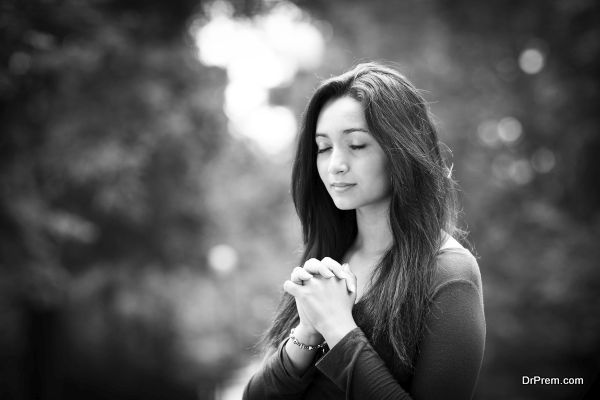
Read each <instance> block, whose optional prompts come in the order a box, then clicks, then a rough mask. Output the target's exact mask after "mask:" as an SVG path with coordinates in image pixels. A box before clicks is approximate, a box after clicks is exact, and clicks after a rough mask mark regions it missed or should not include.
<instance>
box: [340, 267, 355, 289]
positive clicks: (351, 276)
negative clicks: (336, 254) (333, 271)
mask: <svg viewBox="0 0 600 400" xmlns="http://www.w3.org/2000/svg"><path fill="white" fill-rule="evenodd" d="M342 269H343V271H344V272H345V273H346V275H347V276H348V278H347V279H346V286H347V287H348V291H349V292H350V293H356V285H357V279H356V275H354V272H352V270H351V269H350V264H348V263H344V265H342Z"/></svg>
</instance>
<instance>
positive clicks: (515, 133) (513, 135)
mask: <svg viewBox="0 0 600 400" xmlns="http://www.w3.org/2000/svg"><path fill="white" fill-rule="evenodd" d="M521 133H523V127H522V125H521V123H520V122H519V120H518V119H516V118H513V117H506V118H502V119H501V120H500V122H499V123H498V136H499V137H500V139H501V140H502V141H503V142H504V143H507V144H510V143H513V142H516V141H517V140H518V139H519V138H520V137H521Z"/></svg>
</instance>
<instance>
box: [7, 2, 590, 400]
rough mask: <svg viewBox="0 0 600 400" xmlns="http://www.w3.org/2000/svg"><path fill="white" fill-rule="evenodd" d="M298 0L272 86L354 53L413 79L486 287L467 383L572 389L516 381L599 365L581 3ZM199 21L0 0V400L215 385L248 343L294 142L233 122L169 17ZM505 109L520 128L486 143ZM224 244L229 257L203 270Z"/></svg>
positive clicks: (585, 28) (147, 7)
mask: <svg viewBox="0 0 600 400" xmlns="http://www.w3.org/2000/svg"><path fill="white" fill-rule="evenodd" d="M233 4H234V6H235V8H236V15H238V16H240V17H243V16H250V15H253V14H255V13H259V12H265V11H268V7H267V6H266V4H268V2H265V3H263V2H260V1H243V2H242V1H234V2H233ZM296 4H298V5H299V6H300V7H302V8H303V9H305V10H307V11H309V12H310V13H311V14H312V15H313V16H314V17H315V18H318V19H319V20H320V21H321V25H320V29H322V31H323V34H324V35H325V37H326V39H327V40H328V42H327V52H326V55H325V59H324V60H323V63H322V67H321V68H320V70H319V71H316V73H315V74H308V73H302V74H300V75H298V76H297V79H296V80H295V81H294V83H293V84H292V85H291V86H288V87H282V88H277V89H276V90H274V91H273V93H272V101H275V102H277V103H279V104H282V105H286V106H289V107H291V108H292V109H293V110H294V111H295V113H296V115H300V113H301V110H302V108H303V107H304V103H305V102H306V99H307V97H308V96H309V95H310V92H311V90H312V88H313V87H314V86H315V85H316V83H317V82H318V77H327V76H329V75H330V74H333V73H338V72H340V71H342V70H344V69H346V68H348V67H349V66H350V65H352V64H354V63H356V62H358V61H361V60H365V59H379V60H390V61H393V62H395V63H396V64H397V65H398V66H399V68H400V69H401V70H402V71H403V72H404V73H406V75H407V76H408V77H409V78H410V79H411V80H412V81H413V82H414V83H415V84H416V86H417V87H419V88H422V89H424V90H426V91H427V92H426V93H427V98H428V100H430V101H431V102H432V109H433V111H434V113H435V114H436V115H437V116H438V119H439V125H440V132H441V139H442V140H443V141H444V142H445V143H447V144H448V145H449V147H450V148H451V149H452V162H453V163H454V167H455V175H456V177H457V178H458V180H459V181H460V183H461V186H462V203H463V208H464V223H465V225H466V226H467V228H468V229H469V230H470V232H471V234H470V241H471V242H472V243H473V247H474V250H475V251H476V253H477V254H478V257H479V263H480V267H481V270H482V276H483V281H484V297H485V305H486V317H487V324H488V325H487V326H488V333H487V334H488V336H487V347H486V357H485V360H484V367H483V370H482V372H481V376H480V382H479V387H478V392H477V393H478V398H485V399H504V398H511V399H538V398H547V399H562V398H577V397H578V394H580V393H582V391H583V390H584V388H582V387H577V386H562V387H556V386H540V385H536V386H524V385H522V384H521V377H522V376H523V375H527V376H533V375H539V376H546V377H584V379H585V380H586V383H589V382H591V379H592V377H593V373H594V371H597V370H598V367H599V364H598V362H599V355H600V347H599V342H598V337H599V336H600V335H599V333H600V317H599V315H600V303H599V302H598V300H597V293H598V291H599V289H600V271H599V270H598V268H597V267H598V261H597V260H598V259H599V257H600V250H599V249H600V247H599V246H598V245H597V244H596V242H597V238H598V237H599V234H600V214H599V208H598V203H599V202H600V189H599V186H598V182H600V168H598V167H597V163H596V162H595V161H596V160H595V157H596V153H597V151H598V150H599V149H600V137H599V136H598V131H599V123H598V122H599V121H598V119H599V116H598V114H597V112H596V108H597V104H598V96H599V87H598V80H597V78H596V76H595V71H596V70H597V69H598V62H599V60H600V54H599V52H600V32H599V29H600V28H599V26H598V24H597V23H596V21H597V20H598V14H599V7H598V4H597V2H594V1H592V0H578V1H569V2H564V1H558V0H556V1H548V2H543V4H542V3H541V2H539V1H534V0H526V1H519V2H516V1H511V2H499V1H493V2H476V1H470V0H458V1H455V2H443V1H435V0H428V1H417V0H405V1H402V2H387V1H384V0H373V1H370V2H359V1H344V2H342V1H340V0H334V1H327V2H326V1H322V0H321V1H316V0H315V1H297V2H296ZM201 16H202V8H201V4H200V2H198V1H192V0H172V1H169V2H160V1H155V0H152V1H141V0H127V1H114V0H112V1H110V0H94V1H87V2H82V1H75V0H63V1H58V0H56V1H52V0H36V1H33V0H25V1H17V0H14V1H6V0H5V1H2V2H0V32H1V35H0V43H1V44H2V45H1V47H0V58H1V60H2V63H1V64H0V104H1V107H0V129H1V133H0V135H1V136H0V193H1V196H0V327H1V328H0V332H1V335H0V382H2V384H1V385H0V398H2V399H5V398H6V399H29V398H41V399H53V398H62V399H68V398H80V397H86V398H91V399H108V398H110V399H115V398H129V399H137V398H140V399H141V398H144V399H147V398H171V397H176V398H198V397H199V398H212V397H213V396H214V393H215V387H217V386H218V385H219V383H220V382H222V381H223V380H225V379H226V378H227V377H228V376H229V374H230V373H231V372H232V371H233V370H234V369H235V368H236V367H237V366H241V365H243V364H245V363H246V362H247V361H248V360H249V358H250V357H251V356H252V354H254V353H255V352H254V351H253V350H252V348H251V347H252V345H253V344H254V343H255V342H256V340H257V337H258V335H259V334H260V332H261V331H262V330H263V329H264V328H266V326H267V324H268V323H269V320H270V317H271V314H272V311H273V309H274V306H275V304H276V301H277V296H278V293H279V288H280V283H281V282H282V281H283V279H284V277H285V276H287V274H288V273H289V270H290V269H291V267H292V266H293V265H294V262H295V261H296V260H297V257H298V250H299V249H300V247H299V245H300V242H299V227H298V222H297V221H296V218H295V216H294V214H293V208H292V205H291V199H290V197H289V189H288V183H289V174H290V157H291V154H287V155H284V156H281V157H274V156H265V155H263V154H261V153H260V150H259V149H257V148H256V147H255V146H254V145H253V144H252V142H250V141H245V140H242V139H240V138H238V137H233V136H231V135H229V134H228V129H227V119H226V117H225V115H224V114H223V111H222V105H223V96H224V94H223V90H224V87H225V84H226V83H227V75H226V73H225V72H224V71H222V70H219V69H216V68H206V67H203V66H202V65H201V64H200V63H199V62H198V60H197V59H196V49H195V48H194V46H193V43H192V40H191V38H190V37H189V35H188V32H187V30H188V27H189V24H190V23H191V22H192V21H194V19H196V18H199V17H201ZM527 48H535V49H538V51H539V52H540V53H541V54H542V55H543V56H544V60H545V63H544V65H543V68H542V69H541V71H540V72H539V73H537V74H526V73H524V72H523V70H522V69H521V68H520V66H519V57H520V56H521V55H522V53H523V51H524V50H525V49H527ZM507 118H508V119H507ZM514 120H516V121H518V122H519V124H520V126H521V128H522V134H521V135H517V136H518V137H517V138H516V139H515V140H509V141H506V140H505V141H503V140H488V139H489V137H488V136H486V135H487V133H486V132H487V131H486V129H488V128H489V127H490V126H497V125H498V122H499V121H500V122H502V121H514ZM486 127H487V128H486ZM548 154H551V155H552V157H553V159H554V160H555V161H554V164H552V166H551V167H550V168H549V169H548V168H546V169H544V168H542V169H541V170H537V169H535V168H532V167H531V166H532V165H533V166H535V163H536V161H535V160H536V159H537V158H539V156H540V155H548ZM536 157H537V158H536ZM546 158H547V157H546ZM222 243H224V244H227V246H229V248H231V249H233V250H234V252H235V254H236V255H237V262H236V263H234V270H233V271H227V270H225V269H219V268H218V265H217V266H215V265H214V262H215V261H212V263H213V264H211V259H210V254H211V249H213V248H214V247H213V246H215V245H218V244H222ZM218 261H219V260H218V259H217V262H218ZM211 265H212V267H211Z"/></svg>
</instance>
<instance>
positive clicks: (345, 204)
mask: <svg viewBox="0 0 600 400" xmlns="http://www.w3.org/2000/svg"><path fill="white" fill-rule="evenodd" d="M332 200H333V199H332ZM333 204H334V205H335V206H336V208H337V209H339V210H354V209H356V204H354V203H352V202H349V201H344V200H338V201H335V200H333Z"/></svg>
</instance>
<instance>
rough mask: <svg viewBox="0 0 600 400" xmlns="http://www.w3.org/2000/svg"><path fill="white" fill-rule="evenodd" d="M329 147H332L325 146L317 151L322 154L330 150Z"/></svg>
mask: <svg viewBox="0 0 600 400" xmlns="http://www.w3.org/2000/svg"><path fill="white" fill-rule="evenodd" d="M329 149H331V147H323V148H321V149H317V153H319V154H321V153H325V152H326V151H328V150H329Z"/></svg>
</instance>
